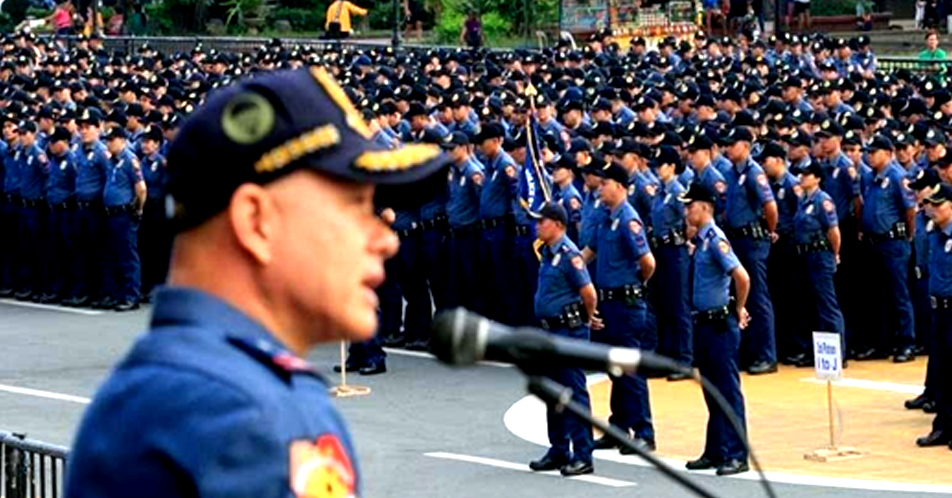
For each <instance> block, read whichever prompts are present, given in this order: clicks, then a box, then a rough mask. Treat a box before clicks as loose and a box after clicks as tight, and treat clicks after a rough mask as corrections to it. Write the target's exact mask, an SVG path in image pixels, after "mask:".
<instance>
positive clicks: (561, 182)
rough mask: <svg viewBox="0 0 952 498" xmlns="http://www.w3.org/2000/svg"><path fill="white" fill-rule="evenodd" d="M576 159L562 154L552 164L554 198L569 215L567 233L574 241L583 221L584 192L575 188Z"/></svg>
mask: <svg viewBox="0 0 952 498" xmlns="http://www.w3.org/2000/svg"><path fill="white" fill-rule="evenodd" d="M574 181H575V161H574V160H573V159H571V158H570V157H568V156H560V157H559V159H558V161H556V162H555V163H554V164H552V183H553V185H552V187H553V189H552V199H553V200H554V201H556V202H557V203H559V204H560V205H561V206H562V207H563V208H564V209H565V212H566V214H567V215H568V217H569V222H568V225H566V233H567V234H568V236H569V239H571V240H572V241H573V242H574V241H577V240H578V237H579V224H580V223H581V221H582V194H580V193H579V192H578V189H576V188H575V185H574Z"/></svg>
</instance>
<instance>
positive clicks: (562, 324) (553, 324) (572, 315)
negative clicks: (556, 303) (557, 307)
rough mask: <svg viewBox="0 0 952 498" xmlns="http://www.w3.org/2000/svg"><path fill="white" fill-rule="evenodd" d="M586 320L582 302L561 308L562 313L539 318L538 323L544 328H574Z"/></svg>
mask: <svg viewBox="0 0 952 498" xmlns="http://www.w3.org/2000/svg"><path fill="white" fill-rule="evenodd" d="M587 322H588V313H586V312H585V307H584V306H582V303H572V304H567V305H565V307H564V308H562V314H561V315H559V316H555V317H549V318H540V319H539V323H540V325H541V327H542V328H543V329H545V330H556V329H562V328H567V329H574V328H578V327H581V326H582V325H585V323H587Z"/></svg>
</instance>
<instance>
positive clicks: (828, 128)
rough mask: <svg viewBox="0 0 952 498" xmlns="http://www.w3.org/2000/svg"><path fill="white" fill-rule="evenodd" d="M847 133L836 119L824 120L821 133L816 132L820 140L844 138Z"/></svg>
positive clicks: (821, 124)
mask: <svg viewBox="0 0 952 498" xmlns="http://www.w3.org/2000/svg"><path fill="white" fill-rule="evenodd" d="M844 133H845V131H844V130H843V127H842V126H840V124H839V123H837V122H836V120H834V119H824V120H823V122H821V123H820V131H818V132H816V136H817V137H818V138H829V137H842V136H843V134H844Z"/></svg>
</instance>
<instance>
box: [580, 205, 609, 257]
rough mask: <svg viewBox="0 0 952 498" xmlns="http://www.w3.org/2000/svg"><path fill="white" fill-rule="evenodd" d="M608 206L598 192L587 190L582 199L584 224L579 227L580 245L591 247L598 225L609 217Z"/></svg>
mask: <svg viewBox="0 0 952 498" xmlns="http://www.w3.org/2000/svg"><path fill="white" fill-rule="evenodd" d="M608 214H609V210H608V207H607V206H605V205H604V204H602V201H601V199H599V198H598V192H595V191H591V192H585V197H584V198H583V199H582V225H581V227H580V228H579V245H580V246H581V247H591V246H592V245H593V244H594V243H595V236H596V235H597V234H598V227H599V226H601V225H602V223H603V222H604V221H605V218H607V217H608Z"/></svg>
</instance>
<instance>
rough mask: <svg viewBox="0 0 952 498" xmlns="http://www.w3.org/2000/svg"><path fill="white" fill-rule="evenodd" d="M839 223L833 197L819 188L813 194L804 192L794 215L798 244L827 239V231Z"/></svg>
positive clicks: (794, 231) (794, 227)
mask: <svg viewBox="0 0 952 498" xmlns="http://www.w3.org/2000/svg"><path fill="white" fill-rule="evenodd" d="M838 223H839V221H838V219H837V217H836V205H835V204H834V203H833V198H832V197H830V195H829V194H827V193H826V192H824V191H822V190H820V189H817V190H816V191H815V192H813V193H812V194H806V193H804V194H803V197H801V198H800V199H799V202H798V203H797V213H796V215H795V216H794V217H793V234H794V237H795V238H796V241H797V243H798V244H809V243H812V242H816V241H818V240H825V239H826V232H827V231H829V230H830V227H835V226H837V224H838Z"/></svg>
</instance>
